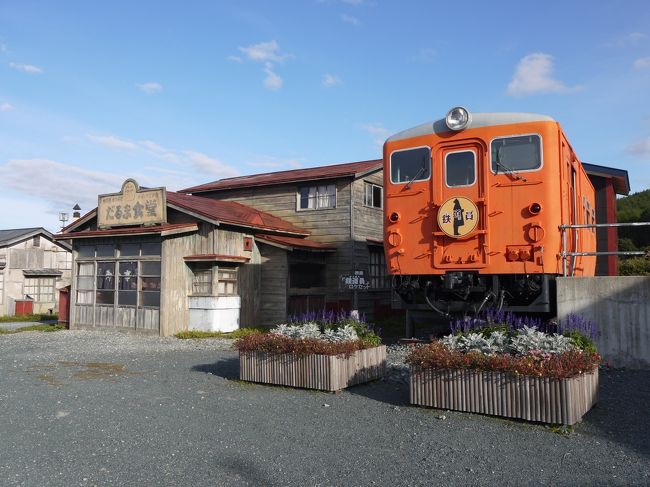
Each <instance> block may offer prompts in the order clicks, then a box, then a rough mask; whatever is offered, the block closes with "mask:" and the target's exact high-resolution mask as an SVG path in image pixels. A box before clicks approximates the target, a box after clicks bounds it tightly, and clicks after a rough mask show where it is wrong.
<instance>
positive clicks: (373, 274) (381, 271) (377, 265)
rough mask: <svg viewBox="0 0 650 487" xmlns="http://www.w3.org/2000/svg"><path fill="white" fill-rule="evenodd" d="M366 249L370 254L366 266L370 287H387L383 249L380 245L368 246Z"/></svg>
mask: <svg viewBox="0 0 650 487" xmlns="http://www.w3.org/2000/svg"><path fill="white" fill-rule="evenodd" d="M368 251H369V256H370V261H369V266H368V271H369V272H368V274H369V276H368V277H369V278H370V287H371V288H375V289H385V288H387V287H389V286H388V284H389V282H388V273H387V272H386V259H385V257H384V249H382V248H381V247H369V249H368Z"/></svg>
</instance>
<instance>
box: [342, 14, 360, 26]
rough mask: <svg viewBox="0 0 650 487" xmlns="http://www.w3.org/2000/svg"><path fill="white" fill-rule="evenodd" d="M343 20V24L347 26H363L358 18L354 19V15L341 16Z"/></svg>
mask: <svg viewBox="0 0 650 487" xmlns="http://www.w3.org/2000/svg"><path fill="white" fill-rule="evenodd" d="M341 20H342V21H343V22H345V23H346V24H350V25H361V22H360V21H359V19H357V18H356V17H353V16H352V15H347V14H343V15H341Z"/></svg>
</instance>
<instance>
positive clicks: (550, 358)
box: [406, 340, 601, 379]
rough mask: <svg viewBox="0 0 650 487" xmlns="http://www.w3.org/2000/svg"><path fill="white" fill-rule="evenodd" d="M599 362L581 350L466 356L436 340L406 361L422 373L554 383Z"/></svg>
mask: <svg viewBox="0 0 650 487" xmlns="http://www.w3.org/2000/svg"><path fill="white" fill-rule="evenodd" d="M600 361H601V358H600V355H598V354H597V353H591V352H582V351H581V350H570V351H566V352H563V353H557V354H551V353H548V352H543V351H539V350H531V351H530V352H529V353H528V354H527V355H512V354H508V353H500V354H490V355H488V354H483V353H481V352H477V351H471V352H468V353H465V352H461V351H459V350H453V349H450V348H448V347H447V346H445V345H444V344H443V343H441V342H440V341H437V340H436V341H433V342H431V343H429V344H427V345H423V346H421V347H415V348H414V349H413V350H412V351H411V353H410V354H409V356H408V357H407V359H406V362H407V363H408V364H410V365H414V366H417V367H420V368H423V369H470V370H480V371H493V372H506V373H511V374H515V375H529V376H537V377H552V378H556V379H564V378H569V377H574V376H576V375H579V374H582V373H586V372H591V371H593V370H594V369H596V368H597V367H598V364H599V363H600Z"/></svg>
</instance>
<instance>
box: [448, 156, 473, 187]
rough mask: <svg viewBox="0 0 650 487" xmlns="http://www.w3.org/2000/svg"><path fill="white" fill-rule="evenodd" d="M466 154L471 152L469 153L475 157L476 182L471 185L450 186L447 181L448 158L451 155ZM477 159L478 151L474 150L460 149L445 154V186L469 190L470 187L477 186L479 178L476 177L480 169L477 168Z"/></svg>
mask: <svg viewBox="0 0 650 487" xmlns="http://www.w3.org/2000/svg"><path fill="white" fill-rule="evenodd" d="M464 152H469V153H471V154H473V155H474V180H473V181H472V182H471V183H469V184H454V185H450V184H449V181H448V180H447V175H448V171H447V157H449V155H451V154H462V153H464ZM477 159H478V154H477V153H476V151H475V150H474V149H459V150H455V151H449V152H447V153H446V154H445V160H444V167H445V186H446V187H447V188H469V187H470V186H474V185H475V184H476V181H477V177H476V172H477V169H478V167H477Z"/></svg>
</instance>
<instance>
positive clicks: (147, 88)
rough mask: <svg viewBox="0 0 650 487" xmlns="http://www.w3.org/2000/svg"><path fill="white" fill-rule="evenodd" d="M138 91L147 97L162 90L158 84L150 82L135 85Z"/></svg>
mask: <svg viewBox="0 0 650 487" xmlns="http://www.w3.org/2000/svg"><path fill="white" fill-rule="evenodd" d="M136 86H137V87H138V89H139V90H140V91H142V92H144V93H146V94H147V95H153V94H154V93H160V92H161V91H162V90H163V87H162V85H161V84H160V83H156V82H155V81H150V82H148V83H141V84H138V85H136Z"/></svg>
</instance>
